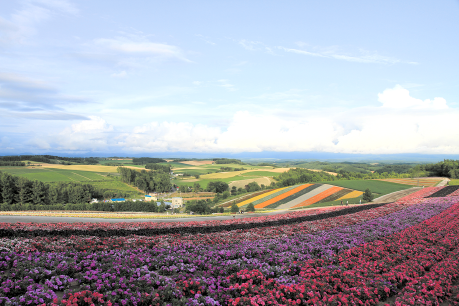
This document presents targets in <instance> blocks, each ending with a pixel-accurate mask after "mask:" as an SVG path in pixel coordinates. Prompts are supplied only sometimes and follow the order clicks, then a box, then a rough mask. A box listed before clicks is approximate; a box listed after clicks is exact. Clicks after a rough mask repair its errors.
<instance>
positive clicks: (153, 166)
mask: <svg viewBox="0 0 459 306" xmlns="http://www.w3.org/2000/svg"><path fill="white" fill-rule="evenodd" d="M145 169H150V170H158V171H162V172H165V173H170V172H171V166H169V165H160V164H157V163H147V164H146V165H145Z"/></svg>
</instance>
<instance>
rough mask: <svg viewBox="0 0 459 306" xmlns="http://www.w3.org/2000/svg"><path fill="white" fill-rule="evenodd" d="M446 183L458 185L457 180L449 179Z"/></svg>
mask: <svg viewBox="0 0 459 306" xmlns="http://www.w3.org/2000/svg"><path fill="white" fill-rule="evenodd" d="M448 185H451V186H452V185H459V180H451V181H449V182H448Z"/></svg>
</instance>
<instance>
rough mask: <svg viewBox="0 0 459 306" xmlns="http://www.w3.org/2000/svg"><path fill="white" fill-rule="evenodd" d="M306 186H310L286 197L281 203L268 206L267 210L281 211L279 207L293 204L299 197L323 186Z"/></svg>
mask: <svg viewBox="0 0 459 306" xmlns="http://www.w3.org/2000/svg"><path fill="white" fill-rule="evenodd" d="M306 185H308V186H306V188H304V189H302V190H300V191H298V192H297V193H294V194H292V195H290V196H288V197H286V198H285V199H282V200H280V201H277V202H276V203H273V204H270V205H268V206H266V208H278V209H281V208H280V207H279V206H281V205H283V206H285V205H284V204H288V203H289V202H292V201H293V200H295V199H298V198H299V197H301V196H303V195H305V194H306V193H308V192H309V191H311V190H314V189H315V188H317V187H319V186H320V185H321V184H314V185H312V184H306Z"/></svg>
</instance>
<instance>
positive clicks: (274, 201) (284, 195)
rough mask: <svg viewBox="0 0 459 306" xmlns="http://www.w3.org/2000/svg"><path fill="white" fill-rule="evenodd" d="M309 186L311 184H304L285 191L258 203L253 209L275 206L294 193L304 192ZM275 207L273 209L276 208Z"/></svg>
mask: <svg viewBox="0 0 459 306" xmlns="http://www.w3.org/2000/svg"><path fill="white" fill-rule="evenodd" d="M309 186H311V184H304V185H300V186H297V187H295V188H292V189H288V188H287V189H285V190H284V191H285V192H283V193H281V194H279V195H277V196H276V197H273V198H271V199H267V200H266V201H264V202H262V203H260V204H257V205H256V206H255V208H264V207H267V206H271V205H276V204H277V203H278V202H279V201H282V200H284V199H286V198H288V197H290V196H293V195H294V194H295V193H298V192H300V191H302V190H304V189H305V188H307V187H309ZM277 206H278V205H277ZM277 206H275V207H277Z"/></svg>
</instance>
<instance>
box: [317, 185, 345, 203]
mask: <svg viewBox="0 0 459 306" xmlns="http://www.w3.org/2000/svg"><path fill="white" fill-rule="evenodd" d="M350 192H352V190H351V189H347V188H345V189H342V190H340V191H338V192H335V193H334V194H331V195H329V196H328V197H326V198H324V199H322V200H320V201H318V202H317V203H327V202H334V201H336V200H338V199H339V198H341V197H343V196H345V195H346V194H348V193H350Z"/></svg>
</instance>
